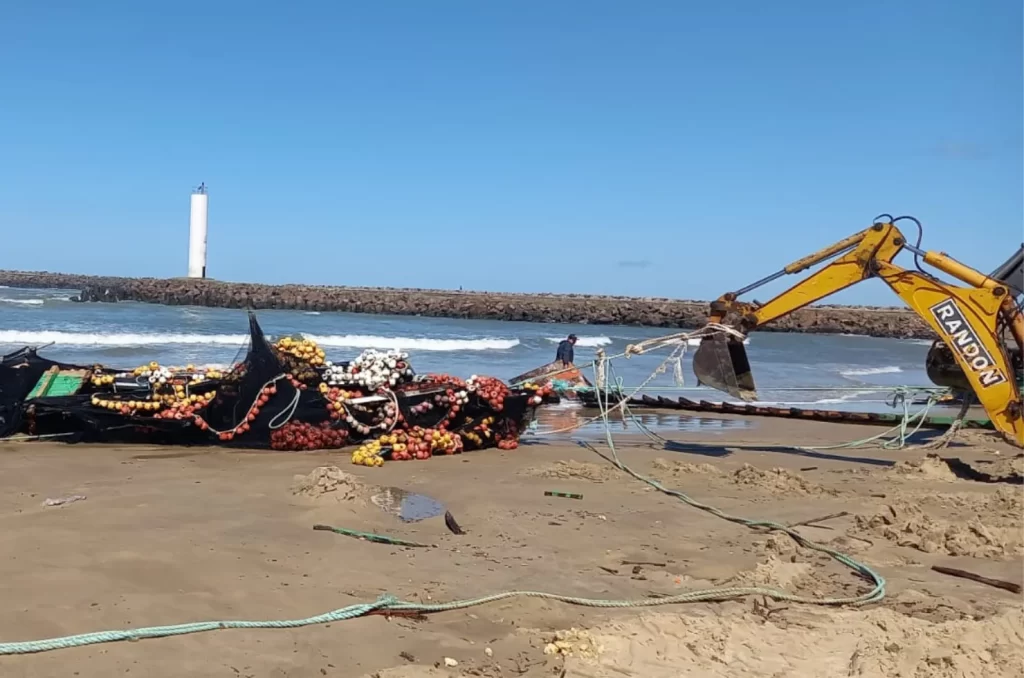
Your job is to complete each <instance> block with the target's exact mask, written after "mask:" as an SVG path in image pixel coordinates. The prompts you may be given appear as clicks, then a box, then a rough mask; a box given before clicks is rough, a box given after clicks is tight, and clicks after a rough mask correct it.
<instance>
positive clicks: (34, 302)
mask: <svg viewBox="0 0 1024 678" xmlns="http://www.w3.org/2000/svg"><path fill="white" fill-rule="evenodd" d="M45 303H46V300H45V299H8V298H7V297H0V304H21V305H22V306H42V305H43V304H45Z"/></svg>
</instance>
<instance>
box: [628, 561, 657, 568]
mask: <svg viewBox="0 0 1024 678" xmlns="http://www.w3.org/2000/svg"><path fill="white" fill-rule="evenodd" d="M622 564H623V565H647V566H648V567H665V563H655V562H652V561H650V560H623V561H622Z"/></svg>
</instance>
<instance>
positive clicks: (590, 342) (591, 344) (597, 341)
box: [547, 337, 612, 348]
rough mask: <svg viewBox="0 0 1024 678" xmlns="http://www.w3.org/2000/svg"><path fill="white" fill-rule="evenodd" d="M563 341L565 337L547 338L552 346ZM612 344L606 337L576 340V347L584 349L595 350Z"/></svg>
mask: <svg viewBox="0 0 1024 678" xmlns="http://www.w3.org/2000/svg"><path fill="white" fill-rule="evenodd" d="M563 339H565V337H547V340H548V341H550V342H551V343H553V344H557V343H558V342H560V341H562V340H563ZM610 343H612V340H611V339H610V338H608V337H579V338H577V340H576V345H577V346H580V347H584V348H596V347H598V346H607V345H608V344H610Z"/></svg>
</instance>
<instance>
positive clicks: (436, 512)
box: [370, 487, 444, 523]
mask: <svg viewBox="0 0 1024 678" xmlns="http://www.w3.org/2000/svg"><path fill="white" fill-rule="evenodd" d="M370 501H372V502H373V503H374V505H376V506H377V507H378V508H380V509H381V510H383V511H384V512H385V513H389V514H391V515H393V516H395V517H396V518H398V519H399V520H401V521H402V522H404V523H415V522H417V521H420V520H425V519H427V518H433V517H434V516H440V515H444V505H443V504H441V502H439V501H437V500H436V499H432V498H431V497H428V496H427V495H425V494H416V493H415V492H409V491H407V490H403V489H402V488H400V487H385V488H384V489H382V490H381V491H380V492H379V493H377V494H375V495H373V496H372V497H370Z"/></svg>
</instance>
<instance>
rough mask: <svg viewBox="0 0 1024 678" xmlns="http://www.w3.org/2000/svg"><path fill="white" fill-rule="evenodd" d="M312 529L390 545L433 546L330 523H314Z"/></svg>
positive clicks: (426, 547)
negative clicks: (335, 525) (334, 525)
mask: <svg viewBox="0 0 1024 678" xmlns="http://www.w3.org/2000/svg"><path fill="white" fill-rule="evenodd" d="M313 529H314V530H324V531H326V532H334V533H335V534H342V535H345V536H346V537H355V538H356V539H364V540H366V541H372V542H373V543H375V544H389V545H391V546H415V547H419V548H425V549H428V548H433V544H420V543H419V542H415V541H406V540H404V539H396V538H395V537H388V536H387V535H383V534H376V533H374V532H360V531H359V530H350V529H348V528H344V527H331V526H330V525H314V526H313Z"/></svg>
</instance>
